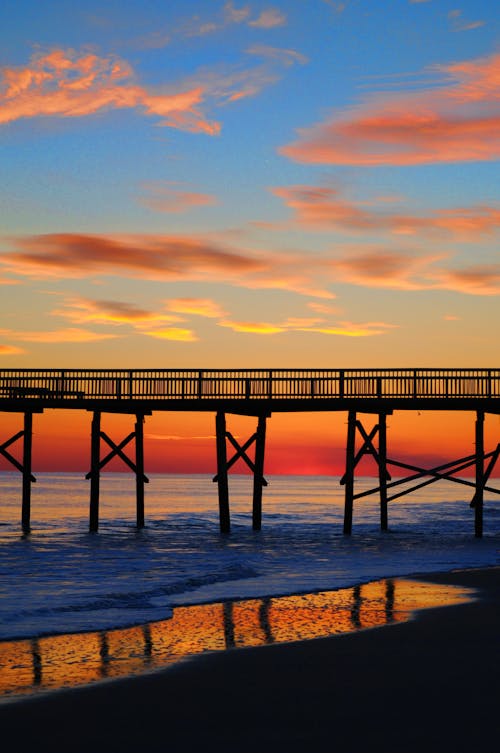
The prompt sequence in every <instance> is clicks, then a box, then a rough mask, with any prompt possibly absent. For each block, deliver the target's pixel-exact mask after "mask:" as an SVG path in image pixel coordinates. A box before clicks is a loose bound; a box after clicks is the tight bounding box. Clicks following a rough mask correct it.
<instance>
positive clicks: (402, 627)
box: [0, 566, 500, 753]
mask: <svg viewBox="0 0 500 753" xmlns="http://www.w3.org/2000/svg"><path fill="white" fill-rule="evenodd" d="M408 578H409V579H412V580H419V581H425V582H430V583H442V584H449V585H458V586H464V587H467V588H473V589H477V591H478V593H477V596H474V595H473V597H472V599H471V600H470V601H468V602H467V603H462V604H460V605H454V606H447V607H445V608H444V607H443V608H440V607H437V608H430V609H423V610H421V611H418V612H417V613H415V614H414V615H413V616H412V619H410V620H409V621H407V622H397V623H391V624H387V625H384V629H383V630H374V629H363V630H360V631H358V632H352V633H344V634H341V635H336V636H332V637H319V638H315V639H314V640H309V641H298V642H290V643H277V644H271V645H263V646H258V647H245V648H241V649H240V648H234V649H231V650H230V651H225V652H221V653H208V654H205V655H197V656H194V657H190V658H189V659H188V660H183V661H180V662H178V663H176V664H174V665H172V666H170V667H167V668H166V669H165V670H161V669H158V670H155V671H154V672H152V673H150V674H140V675H135V676H131V677H127V678H116V679H113V680H112V681H110V682H103V683H95V684H92V685H87V686H82V687H76V688H72V689H65V690H60V691H54V692H51V693H46V694H44V693H42V694H40V695H39V696H36V695H31V696H23V697H17V698H16V699H15V700H13V702H10V701H7V702H6V703H3V704H1V705H0V724H2V725H3V728H4V734H6V732H5V730H7V731H10V732H11V734H12V735H14V738H13V739H16V740H17V742H16V749H17V750H19V751H25V750H26V751H28V750H30V749H31V750H32V749H36V750H37V751H38V752H39V753H44V752H45V751H47V753H48V751H49V750H50V751H52V752H53V753H57V751H59V750H60V751H63V750H64V751H70V752H71V753H73V751H74V752H75V753H77V751H80V750H81V751H83V750H87V751H88V750H89V748H94V750H97V751H100V750H110V751H114V750H116V751H118V750H119V751H121V752H122V753H126V752H127V751H129V750H130V751H132V750H137V749H138V748H140V747H141V746H142V748H143V749H144V750H146V751H156V750H158V751H159V750H164V749H165V747H166V746H167V745H168V747H172V748H173V749H174V750H175V751H184V750H185V751H191V750H193V751H195V750H199V749H200V747H201V746H202V745H205V746H206V745H208V744H209V746H213V747H214V748H217V750H218V751H225V750H228V751H229V750H235V749H236V750H238V751H239V752H243V751H249V753H250V751H255V750H258V749H259V748H260V750H263V751H267V750H271V749H272V750H273V751H274V750H278V751H281V750H283V751H285V750H286V751H293V750H297V751H298V750H303V749H304V747H305V746H309V745H310V744H315V745H317V746H321V747H322V749H325V746H327V749H329V748H330V747H337V746H339V747H338V749H339V750H342V751H352V752H353V753H361V751H362V750H363V749H365V748H366V749H369V750H370V751H376V750H384V751H386V752H387V751H394V753H396V751H397V752H398V753H411V752H412V751H417V750H418V751H421V750H422V749H423V747H424V746H425V747H427V748H428V749H429V750H431V751H434V750H435V751H436V753H437V752H438V751H439V753H444V751H448V750H449V751H450V752H451V751H452V750H453V751H455V753H456V751H460V750H464V751H465V750H469V751H470V749H471V747H472V749H476V750H478V749H482V750H484V751H486V753H489V751H493V750H494V748H495V745H494V740H495V735H496V734H497V733H498V726H497V725H496V723H495V720H496V716H495V714H496V710H495V709H496V703H495V701H496V695H495V688H496V683H495V680H496V674H497V672H498V653H497V655H496V656H495V651H496V650H497V646H498V627H499V610H498V602H499V595H500V567H498V566H493V567H488V568H472V569H464V570H460V569H455V570H453V571H448V572H433V573H428V574H425V575H424V574H418V575H415V576H408ZM133 720H135V721H134V723H133V725H132V722H133ZM431 722H432V724H431ZM19 730H22V735H20V734H19ZM75 730H77V738H78V739H76V740H75V739H74V736H75ZM370 730H371V732H370ZM495 730H496V732H495ZM241 737H242V738H243V739H241ZM437 740H439V744H438V743H437ZM332 741H335V746H333V745H332ZM481 746H482V748H481Z"/></svg>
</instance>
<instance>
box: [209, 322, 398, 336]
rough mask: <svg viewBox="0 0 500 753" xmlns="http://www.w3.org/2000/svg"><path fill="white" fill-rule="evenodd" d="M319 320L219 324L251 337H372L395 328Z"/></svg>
mask: <svg viewBox="0 0 500 753" xmlns="http://www.w3.org/2000/svg"><path fill="white" fill-rule="evenodd" d="M321 321H322V320H321V319H319V320H318V319H294V318H289V319H287V320H286V321H285V322H283V323H281V324H271V323H269V322H255V321H252V322H232V321H223V322H220V323H219V324H220V326H221V327H229V328H230V329H232V330H233V331H234V332H241V333H247V334H253V335H276V334H282V333H283V332H311V333H316V334H321V335H337V336H339V337H373V336H375V335H383V334H385V333H386V332H387V331H388V330H390V329H393V328H396V327H397V326H398V325H396V324H386V323H384V322H364V323H354V322H345V321H343V322H336V323H335V324H321V325H320V324H319V323H320V322H321Z"/></svg>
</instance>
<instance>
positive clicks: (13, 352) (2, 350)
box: [0, 345, 26, 356]
mask: <svg viewBox="0 0 500 753" xmlns="http://www.w3.org/2000/svg"><path fill="white" fill-rule="evenodd" d="M21 353H26V351H25V350H23V349H22V348H18V347H17V346H16V345H0V356H18V355H20V354H21Z"/></svg>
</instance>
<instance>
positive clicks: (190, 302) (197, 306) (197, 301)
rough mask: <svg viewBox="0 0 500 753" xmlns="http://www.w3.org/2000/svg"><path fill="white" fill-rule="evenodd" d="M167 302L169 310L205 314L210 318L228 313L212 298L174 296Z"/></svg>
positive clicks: (196, 314) (216, 317) (218, 317)
mask: <svg viewBox="0 0 500 753" xmlns="http://www.w3.org/2000/svg"><path fill="white" fill-rule="evenodd" d="M166 303H167V308H168V309H169V311H175V312H176V313H179V314H193V315H195V316H205V317H207V318H208V319H220V318H222V317H224V316H225V315H226V312H225V311H224V310H223V309H222V307H221V306H219V304H218V303H216V302H215V301H212V300H211V299H210V298H172V299H171V300H169V301H167V302H166Z"/></svg>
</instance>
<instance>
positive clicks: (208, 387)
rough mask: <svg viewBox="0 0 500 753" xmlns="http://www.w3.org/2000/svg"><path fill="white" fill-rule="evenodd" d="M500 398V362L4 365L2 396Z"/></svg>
mask: <svg viewBox="0 0 500 753" xmlns="http://www.w3.org/2000/svg"><path fill="white" fill-rule="evenodd" d="M328 398H340V399H349V398H362V399H370V398H373V399H395V398H397V399H408V400H411V399H425V398H445V399H455V398H457V399H459V398H461V399H464V398H465V399H472V398H482V399H490V398H500V369H437V368H430V369H421V368H419V369H222V370H220V369H132V370H129V369H90V370H89V369H2V370H0V401H2V400H5V399H7V400H9V402H12V401H17V400H26V399H37V400H40V401H44V400H58V401H64V402H68V403H71V402H72V401H75V400H76V401H78V402H81V401H85V400H87V399H91V400H96V399H98V400H105V401H107V400H110V401H113V400H119V401H129V400H151V401H154V402H161V401H163V400H169V401H172V400H183V401H190V400H196V401H203V400H214V399H224V400H231V399H235V400H259V401H262V400H272V401H279V400H285V399H287V400H290V399H301V400H304V399H311V400H320V399H328Z"/></svg>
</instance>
